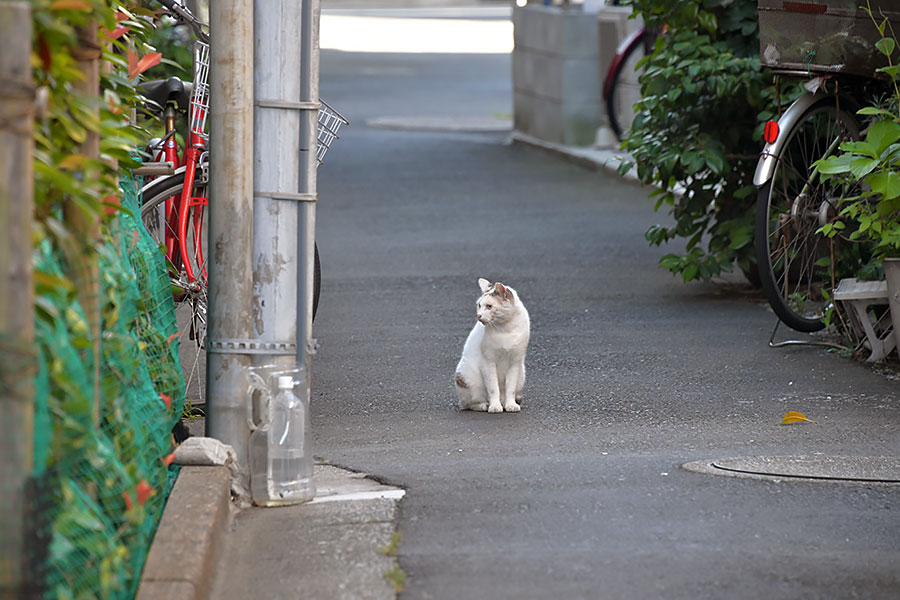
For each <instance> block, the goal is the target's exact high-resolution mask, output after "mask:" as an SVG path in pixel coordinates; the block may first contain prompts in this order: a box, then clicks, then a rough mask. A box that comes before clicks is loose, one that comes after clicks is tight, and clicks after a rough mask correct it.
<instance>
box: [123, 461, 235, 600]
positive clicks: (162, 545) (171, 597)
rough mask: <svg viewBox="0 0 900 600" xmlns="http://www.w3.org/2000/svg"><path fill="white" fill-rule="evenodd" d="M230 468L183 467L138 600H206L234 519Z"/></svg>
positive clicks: (142, 579) (157, 536)
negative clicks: (231, 504)
mask: <svg viewBox="0 0 900 600" xmlns="http://www.w3.org/2000/svg"><path fill="white" fill-rule="evenodd" d="M230 503H231V480H230V478H229V475H228V469H227V468H226V467H182V469H181V472H180V473H179V474H178V479H177V480H176V481H175V486H174V487H173V488H172V493H171V495H170V496H169V501H168V503H167V504H166V508H165V510H164V511H163V516H162V519H161V520H160V523H159V528H158V529H157V531H156V536H155V537H154V539H153V543H152V545H151V546H150V553H149V554H148V555H147V562H146V564H145V565H144V572H143V575H142V577H141V585H140V588H139V589H138V594H137V599H138V600H205V599H207V598H209V597H210V591H211V583H212V580H213V576H214V572H215V567H216V564H217V562H218V559H219V553H220V551H221V548H222V544H223V537H224V535H225V532H226V531H227V529H228V527H229V523H230V519H231V507H230Z"/></svg>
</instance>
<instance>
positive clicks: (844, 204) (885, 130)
mask: <svg viewBox="0 0 900 600" xmlns="http://www.w3.org/2000/svg"><path fill="white" fill-rule="evenodd" d="M867 10H868V12H869V15H870V16H871V17H872V18H873V22H874V24H875V26H876V27H877V28H878V31H879V33H880V34H881V39H880V40H879V41H878V42H877V43H876V45H875V47H876V48H877V49H878V51H879V52H880V53H881V55H882V56H884V58H885V62H886V65H885V66H883V67H880V68H879V69H877V72H879V73H881V74H882V75H883V76H884V77H886V78H887V80H888V81H889V86H888V87H889V89H891V90H892V91H893V94H892V96H891V97H889V98H888V100H886V101H885V102H884V103H881V104H880V105H878V106H867V107H865V108H862V109H861V110H859V111H858V114H860V115H862V116H863V117H864V118H868V119H869V121H870V122H869V123H868V126H867V128H866V136H865V138H864V139H863V140H860V141H858V142H844V143H842V144H841V146H840V153H838V154H837V155H835V156H832V157H829V158H827V159H823V160H820V161H818V162H817V163H816V164H815V166H816V168H817V169H818V171H819V173H820V174H821V175H822V177H823V178H826V179H827V178H840V179H843V180H846V181H850V182H854V183H856V184H857V185H855V186H854V188H855V189H857V190H859V191H860V193H859V194H857V195H854V196H850V197H846V198H841V200H840V203H839V208H840V212H839V215H838V218H837V219H835V220H834V221H833V222H831V223H828V224H826V225H825V226H823V227H822V228H821V229H820V232H821V233H822V234H824V235H827V236H828V237H831V238H835V237H837V236H840V237H844V238H846V239H848V240H850V241H853V242H859V243H864V244H869V245H872V246H873V253H874V256H875V259H876V261H878V262H880V261H881V260H882V259H883V258H885V257H898V256H900V85H898V81H900V65H897V64H895V63H894V57H895V55H896V52H897V42H896V41H895V36H894V32H893V31H891V30H890V22H889V21H888V20H887V19H883V20H882V21H881V22H879V21H878V20H877V18H876V17H875V15H873V13H872V11H871V9H870V8H868V7H867Z"/></svg>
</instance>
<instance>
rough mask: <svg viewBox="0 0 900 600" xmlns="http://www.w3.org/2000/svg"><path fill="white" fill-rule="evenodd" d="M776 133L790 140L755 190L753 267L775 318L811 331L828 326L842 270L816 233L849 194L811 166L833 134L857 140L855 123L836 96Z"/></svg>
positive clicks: (832, 251) (818, 103) (829, 246)
mask: <svg viewBox="0 0 900 600" xmlns="http://www.w3.org/2000/svg"><path fill="white" fill-rule="evenodd" d="M781 135H784V136H787V138H786V140H787V141H786V142H785V143H784V144H783V145H782V146H781V150H780V151H779V154H778V155H776V157H775V158H776V167H775V172H774V174H773V175H772V177H771V178H770V179H769V181H767V182H766V183H765V184H763V185H762V186H761V187H760V188H759V191H758V192H757V202H756V228H755V240H754V244H755V252H756V259H757V267H758V269H759V276H760V283H761V284H762V290H763V293H764V294H765V296H766V298H767V299H768V301H769V304H770V306H771V307H772V310H773V311H774V312H775V314H776V315H777V316H778V318H779V319H781V321H782V322H783V323H784V324H785V325H787V326H788V327H791V328H792V329H795V330H797V331H802V332H813V331H818V330H820V329H822V328H823V327H825V323H824V322H823V320H822V319H823V317H824V315H825V311H826V309H827V308H828V305H829V304H830V302H831V299H830V298H831V295H830V291H831V287H832V282H836V281H838V280H839V276H842V275H843V274H841V273H837V272H833V270H832V266H833V265H835V264H836V263H835V262H834V256H835V247H834V244H835V243H836V242H835V240H830V241H829V239H828V238H826V237H825V236H823V235H821V234H817V233H816V231H817V230H818V229H819V228H820V227H821V226H822V225H824V224H826V223H827V222H829V221H830V220H832V219H833V218H834V217H835V216H836V215H837V212H838V209H837V207H836V205H837V201H838V200H839V199H840V198H841V197H846V196H847V195H848V194H851V193H853V192H852V191H851V190H848V189H847V188H846V187H845V186H846V184H843V183H841V182H839V181H836V180H828V181H826V182H823V181H822V180H821V178H818V177H816V174H815V173H814V172H813V170H812V167H811V166H812V163H813V162H815V161H816V160H818V159H820V158H824V157H825V156H826V155H827V153H828V150H829V148H831V149H832V150H831V152H833V151H834V150H835V149H836V148H834V147H833V146H834V144H835V142H836V141H837V140H838V139H840V141H847V140H856V139H859V125H858V124H857V122H856V120H855V118H854V117H853V116H852V115H851V113H849V112H847V111H845V110H843V109H841V108H840V104H839V103H838V99H837V98H836V97H833V96H827V97H824V98H822V99H820V100H818V101H816V102H814V103H813V104H811V105H810V106H809V108H807V109H806V111H804V113H803V114H802V115H801V117H800V118H799V119H798V120H797V122H796V124H795V125H794V126H793V127H791V129H790V130H788V131H785V132H782V133H781ZM761 160H762V159H761ZM837 243H840V240H839V239H838V240H837ZM823 263H827V264H823ZM834 271H837V269H834ZM854 274H855V273H854Z"/></svg>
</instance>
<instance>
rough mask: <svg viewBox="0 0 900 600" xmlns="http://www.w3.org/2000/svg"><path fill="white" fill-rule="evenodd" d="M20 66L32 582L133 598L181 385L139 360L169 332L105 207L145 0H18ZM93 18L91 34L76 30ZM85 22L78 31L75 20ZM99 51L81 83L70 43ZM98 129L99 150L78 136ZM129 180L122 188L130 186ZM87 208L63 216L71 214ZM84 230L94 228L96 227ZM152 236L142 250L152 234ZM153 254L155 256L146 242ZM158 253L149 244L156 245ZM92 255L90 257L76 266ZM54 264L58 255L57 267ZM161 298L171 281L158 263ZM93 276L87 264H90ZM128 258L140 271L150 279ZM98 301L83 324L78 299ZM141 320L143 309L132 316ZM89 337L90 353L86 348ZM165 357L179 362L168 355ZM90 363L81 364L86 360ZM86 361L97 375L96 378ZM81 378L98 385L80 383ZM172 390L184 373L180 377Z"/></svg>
mask: <svg viewBox="0 0 900 600" xmlns="http://www.w3.org/2000/svg"><path fill="white" fill-rule="evenodd" d="M31 6H32V23H33V36H34V37H33V43H32V49H33V50H32V56H31V65H32V74H33V81H34V83H35V85H36V86H37V87H39V88H40V90H41V92H40V94H39V97H46V107H45V109H44V110H43V111H42V114H41V115H40V116H39V118H38V120H37V122H36V124H35V133H34V141H35V148H34V189H35V225H34V236H33V242H34V252H33V263H34V283H35V321H36V323H35V331H36V346H37V352H38V360H39V364H40V365H41V371H40V374H39V376H38V380H37V381H36V390H37V392H36V394H35V413H36V414H35V446H36V447H38V448H39V450H38V451H37V452H36V454H35V459H36V461H35V462H36V464H35V469H34V476H35V478H40V480H41V481H42V482H43V486H44V487H43V489H44V490H45V491H44V494H45V495H44V496H41V497H40V498H39V501H38V502H37V503H36V504H37V505H38V510H39V511H40V512H41V517H42V519H44V520H46V521H47V522H48V523H49V525H48V527H49V529H50V532H49V536H50V542H49V548H47V556H46V560H45V563H44V564H42V565H36V566H35V568H36V570H37V575H39V576H40V581H35V585H37V586H38V587H39V588H40V587H42V586H43V587H46V589H47V593H46V594H45V596H46V597H53V598H79V599H80V598H123V599H124V598H132V597H134V595H135V592H136V588H137V584H138V581H139V578H138V575H139V574H140V570H141V566H142V564H143V560H144V557H145V551H146V548H147V546H148V545H149V542H150V540H151V539H152V533H153V530H154V529H155V525H156V523H157V521H158V518H159V514H160V512H161V510H162V500H163V497H164V493H165V489H166V486H167V485H168V478H169V475H168V470H167V468H166V466H165V463H164V462H162V458H163V456H164V455H166V454H168V453H169V451H170V441H169V432H170V430H171V427H172V424H173V423H174V420H175V419H176V418H177V414H178V412H179V410H180V404H179V402H180V397H179V398H178V399H175V398H174V396H175V392H173V391H172V390H171V389H168V394H169V396H172V397H173V398H172V400H170V401H169V402H168V403H167V402H165V401H164V400H162V396H161V392H158V391H157V389H155V388H154V384H155V380H153V379H152V378H151V377H150V376H149V374H148V369H149V367H148V365H147V363H146V362H145V358H146V356H147V349H148V347H149V346H150V345H152V343H153V340H158V343H157V345H158V346H163V347H165V348H166V356H167V357H168V358H169V359H171V357H172V353H171V351H169V346H171V344H170V343H168V342H170V341H171V338H170V337H169V335H170V332H169V331H167V330H165V329H163V328H153V325H155V324H150V323H143V321H146V320H148V319H150V317H149V316H148V315H149V314H154V317H153V318H154V319H155V313H149V312H145V313H144V314H143V315H138V314H137V311H139V310H141V309H140V306H139V304H140V301H143V300H144V299H145V298H148V297H150V295H149V294H146V293H142V292H143V290H141V291H139V290H138V285H139V283H138V281H136V280H137V279H138V278H137V277H136V276H135V273H134V271H133V270H132V267H131V264H129V262H128V261H129V259H130V258H132V257H129V256H128V255H127V251H126V243H125V242H126V241H128V240H131V239H132V238H133V237H134V236H135V235H136V233H137V232H136V227H135V226H131V227H130V228H129V229H128V230H127V233H126V232H124V231H123V230H122V228H121V220H122V217H123V216H126V215H128V213H129V211H130V212H131V213H133V212H134V211H135V209H136V204H134V205H132V207H131V208H130V209H129V210H128V211H126V210H121V209H120V207H119V198H120V191H119V188H120V183H125V181H124V180H125V176H124V172H123V171H120V169H127V168H128V167H130V166H132V165H134V164H135V162H134V160H133V159H132V157H131V156H132V153H133V151H134V148H135V146H136V145H137V144H138V143H139V141H140V140H142V139H144V138H145V134H144V133H143V132H142V131H141V130H140V129H139V128H137V127H135V126H132V125H130V124H129V122H128V116H129V113H130V109H131V107H133V106H134V105H135V102H136V101H137V99H138V97H137V93H136V85H137V83H138V81H139V75H140V73H139V70H140V65H141V64H143V65H147V64H151V63H152V62H153V57H152V52H153V50H154V49H153V48H152V47H151V46H150V45H149V44H148V42H147V39H148V35H149V34H150V33H151V31H152V25H153V18H154V17H153V13H152V12H151V11H149V10H148V9H146V8H143V7H141V5H140V2H137V1H136V0H135V1H131V0H121V1H114V0H32V2H31ZM98 27H99V40H98V42H99V49H98V48H97V47H96V46H95V47H91V44H90V43H86V42H85V40H83V39H79V34H80V33H83V32H90V31H92V30H94V29H95V28H98ZM88 37H89V36H88ZM98 50H99V51H100V52H101V63H102V64H101V68H100V73H101V78H100V87H101V91H100V95H99V97H92V96H90V95H88V94H87V93H85V92H83V91H82V90H81V87H82V85H81V84H82V82H83V81H84V75H83V74H82V72H81V65H79V63H78V61H77V60H76V58H75V57H78V56H83V57H87V56H90V55H91V54H94V55H96V54H97V52H98ZM91 136H97V137H98V138H99V149H100V155H99V156H96V157H94V156H89V155H88V154H89V152H88V151H87V150H86V149H85V147H84V144H85V142H87V141H88V140H89V139H90V138H91ZM136 195H137V193H136V191H135V190H132V193H131V200H132V201H133V202H136V200H135V198H134V197H135V196H136ZM73 214H74V215H79V216H81V217H83V219H80V221H81V222H87V223H96V224H97V225H98V227H97V228H85V227H83V226H82V227H78V226H74V225H73V221H72V220H70V218H71V217H72V216H73ZM98 232H99V233H98ZM153 252H154V253H155V252H156V249H155V246H154V248H153ZM157 258H159V257H157ZM159 261H160V262H161V258H159ZM90 264H96V265H98V270H97V271H96V272H93V273H92V272H91V270H90V269H84V268H81V267H83V266H84V265H90ZM63 267H65V268H63ZM157 270H158V271H159V272H160V273H161V274H162V276H163V279H164V281H163V284H164V285H165V292H166V296H165V297H166V298H167V300H168V302H169V310H171V302H172V299H171V293H170V292H169V291H168V277H167V276H166V273H165V268H164V267H163V266H162V265H160V266H159V268H158V269H157ZM98 275H99V280H88V279H87V278H88V277H97V276H98ZM151 275H152V273H151V272H150V270H143V271H141V272H140V274H139V276H138V277H139V278H140V279H142V280H143V279H149V278H150V276H151ZM94 284H96V286H94ZM88 306H90V307H93V308H94V309H95V310H94V311H93V312H96V313H97V314H98V315H99V319H100V326H101V335H100V339H99V340H98V339H94V333H93V332H92V331H91V328H90V326H89V325H88V318H87V317H86V312H87V310H86V307H88ZM142 320H143V321H142ZM94 347H98V348H99V350H100V356H99V361H100V364H97V361H96V360H95V357H94V353H93V351H92V350H93V348H94ZM165 366H166V368H167V369H168V370H169V371H170V372H171V371H172V370H173V369H175V370H176V377H177V378H179V379H180V373H177V369H178V365H177V363H176V362H174V360H170V362H169V363H167V364H166V365H165ZM95 369H96V371H95ZM95 372H99V380H97V381H95V379H96V378H95V375H94V374H95ZM95 385H97V386H98V387H99V394H97V396H99V398H97V397H95ZM181 386H182V390H183V383H181Z"/></svg>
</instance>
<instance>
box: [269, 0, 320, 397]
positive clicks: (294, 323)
mask: <svg viewBox="0 0 900 600" xmlns="http://www.w3.org/2000/svg"><path fill="white" fill-rule="evenodd" d="M254 14H255V28H256V32H255V38H256V46H255V51H256V70H255V78H254V81H255V85H256V120H255V132H254V135H255V143H254V164H255V170H254V176H255V181H256V184H255V185H256V191H255V193H254V195H255V196H256V200H255V211H254V224H255V229H254V268H255V275H256V279H255V283H256V287H255V289H256V297H255V298H254V301H255V302H254V311H255V316H256V319H255V327H256V337H257V339H258V340H260V347H259V350H260V354H259V355H257V357H256V360H255V362H256V363H257V364H258V365H268V364H275V365H278V366H284V367H292V366H297V367H299V368H300V369H301V374H300V377H302V381H303V382H305V383H303V384H301V386H305V393H306V394H307V397H309V387H310V378H309V366H310V365H309V362H310V361H309V350H310V349H311V347H312V343H311V338H312V334H311V327H312V274H313V253H314V241H315V201H316V187H315V173H316V166H317V162H316V157H315V148H316V122H317V115H318V108H319V101H318V93H317V90H318V35H317V34H318V5H317V4H315V5H314V3H313V2H311V1H310V0H305V1H304V2H302V3H301V7H300V10H298V8H297V3H296V2H294V1H292V0H256V7H255V13H254ZM310 134H311V136H310ZM301 150H302V151H301ZM298 324H299V327H298Z"/></svg>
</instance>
